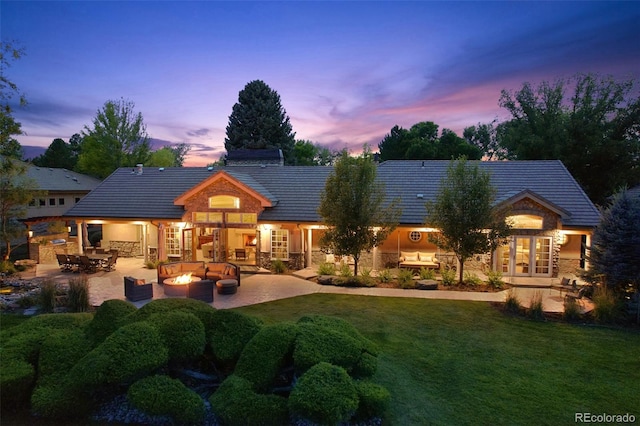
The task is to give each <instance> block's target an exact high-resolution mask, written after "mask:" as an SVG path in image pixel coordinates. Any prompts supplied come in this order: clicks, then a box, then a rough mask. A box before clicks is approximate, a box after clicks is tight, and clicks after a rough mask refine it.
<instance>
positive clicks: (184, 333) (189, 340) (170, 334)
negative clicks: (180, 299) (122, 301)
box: [147, 311, 206, 361]
mask: <svg viewBox="0 0 640 426" xmlns="http://www.w3.org/2000/svg"><path fill="white" fill-rule="evenodd" d="M147 322H148V323H150V324H152V325H153V326H154V327H156V328H157V329H158V331H159V332H160V335H161V336H162V338H163V340H164V343H165V345H166V346H167V349H168V350H169V359H171V360H177V361H185V360H190V359H196V358H198V357H199V356H200V355H202V354H203V353H204V347H205V344H206V337H205V332H204V324H202V321H200V320H199V319H198V318H197V317H196V316H195V315H193V314H190V313H188V312H184V311H175V312H166V313H162V314H154V315H151V316H150V317H149V319H148V320H147Z"/></svg>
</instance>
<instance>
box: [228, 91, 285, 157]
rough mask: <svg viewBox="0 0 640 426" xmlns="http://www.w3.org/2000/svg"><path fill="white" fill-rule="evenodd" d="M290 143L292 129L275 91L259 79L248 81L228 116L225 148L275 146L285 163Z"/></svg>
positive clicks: (268, 147)
mask: <svg viewBox="0 0 640 426" xmlns="http://www.w3.org/2000/svg"><path fill="white" fill-rule="evenodd" d="M294 144H295V133H294V132H293V131H292V128H291V124H290V123H289V117H288V116H287V113H286V111H285V110H284V108H283V107H282V104H281V102H280V95H278V92H276V91H275V90H273V89H271V88H270V87H269V86H268V85H267V84H265V83H264V82H263V81H261V80H254V81H251V82H249V83H248V84H247V85H246V86H245V87H244V89H243V90H241V91H240V93H239V95H238V102H237V103H236V104H235V105H234V106H233V111H232V113H231V115H230V116H229V125H227V137H226V138H225V140H224V147H225V149H226V150H227V151H230V150H235V149H277V148H279V149H281V150H282V154H283V155H284V160H285V163H287V164H291V162H292V161H293V155H292V154H293V147H294Z"/></svg>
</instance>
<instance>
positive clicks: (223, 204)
mask: <svg viewBox="0 0 640 426" xmlns="http://www.w3.org/2000/svg"><path fill="white" fill-rule="evenodd" d="M209 208H210V209H239V208H240V198H238V197H232V196H231V195H214V196H213V197H209Z"/></svg>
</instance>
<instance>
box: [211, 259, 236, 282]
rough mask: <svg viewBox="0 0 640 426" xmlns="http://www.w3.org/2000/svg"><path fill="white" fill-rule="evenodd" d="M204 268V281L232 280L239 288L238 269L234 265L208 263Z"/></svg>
mask: <svg viewBox="0 0 640 426" xmlns="http://www.w3.org/2000/svg"><path fill="white" fill-rule="evenodd" d="M206 268H207V272H206V274H205V278H206V279H208V280H213V281H218V280H229V279H233V280H236V281H238V286H240V267H239V266H238V265H236V264H235V263H229V262H208V263H207V264H206Z"/></svg>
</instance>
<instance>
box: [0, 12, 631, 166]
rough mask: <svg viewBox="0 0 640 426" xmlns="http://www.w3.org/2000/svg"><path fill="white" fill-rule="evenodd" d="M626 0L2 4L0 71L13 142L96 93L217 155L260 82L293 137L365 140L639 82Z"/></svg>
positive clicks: (194, 159) (66, 122) (45, 135)
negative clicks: (125, 103)
mask: <svg viewBox="0 0 640 426" xmlns="http://www.w3.org/2000/svg"><path fill="white" fill-rule="evenodd" d="M638 22H640V3H639V2H481V1H479V2H429V1H413V2H384V1H380V2H362V1H351V2H341V1H332V2H298V1H289V2H218V1H185V2H174V1H162V2H158V1H109V2H100V1H61V2H58V1H46V2H38V1H17V2H13V1H4V0H2V1H1V2H0V24H1V26H0V34H1V37H2V40H3V41H17V42H18V44H19V45H20V46H22V47H24V49H25V51H26V55H25V56H24V57H23V58H22V59H20V60H19V61H17V62H14V63H13V64H12V66H11V67H10V68H9V69H8V70H7V76H8V77H9V78H10V79H11V80H12V81H13V82H15V83H16V84H17V85H18V86H19V88H20V90H21V91H22V92H24V94H25V95H26V97H27V101H28V102H29V105H28V106H27V107H25V108H16V111H15V117H16V119H17V120H18V121H20V122H21V123H22V127H23V130H24V131H25V132H26V135H23V136H21V137H19V138H18V139H19V141H20V143H21V144H22V145H23V146H28V145H36V146H42V147H47V146H48V145H49V144H50V143H51V142H52V141H53V139H55V138H58V137H59V138H63V139H64V140H68V138H69V137H70V136H71V135H72V134H74V133H79V132H80V131H81V130H82V129H83V128H84V126H90V125H91V122H92V119H93V118H94V117H95V115H96V113H97V111H98V110H99V109H100V108H102V106H103V105H104V103H105V102H106V101H107V100H110V99H120V98H125V99H127V100H130V101H133V102H134V103H135V109H136V111H139V112H141V113H142V115H143V116H144V121H145V123H146V125H147V131H148V133H149V135H150V136H151V137H152V138H154V139H157V140H160V141H162V142H161V144H162V143H167V144H169V143H180V142H186V143H188V144H190V145H192V151H191V154H190V156H189V158H188V161H187V165H204V164H207V163H210V162H213V161H215V160H217V159H218V158H219V157H220V154H222V153H223V152H224V137H225V128H226V126H227V124H228V119H229V115H230V114H231V109H232V107H233V104H234V103H235V102H237V99H238V92H239V91H240V90H242V89H243V88H244V86H245V85H246V84H247V83H248V82H249V81H252V80H256V79H260V80H263V81H264V82H265V83H267V84H268V85H269V86H270V87H271V88H272V89H274V90H276V91H277V92H278V93H279V94H280V97H281V100H282V104H283V107H284V108H285V110H286V111H287V114H288V115H289V117H290V119H291V124H292V126H293V130H294V131H295V132H296V138H297V139H308V140H311V141H313V142H316V143H320V144H322V145H325V146H328V147H331V148H335V149H342V148H345V147H347V148H349V149H351V150H352V151H354V152H357V151H359V150H360V149H361V148H362V145H363V144H364V143H369V144H370V145H371V146H372V147H373V148H374V150H375V149H377V144H378V142H380V140H381V139H382V138H383V137H384V135H385V134H386V133H388V132H389V130H390V129H391V128H392V127H393V126H394V125H396V124H397V125H400V126H403V127H410V126H411V125H413V124H415V123H417V122H420V121H433V122H435V123H436V124H438V125H439V126H440V129H443V128H449V129H452V130H454V131H456V133H458V134H459V135H462V130H463V129H464V128H465V127H467V126H470V125H475V124H477V123H479V122H481V123H488V122H490V121H492V120H493V119H496V118H498V119H499V120H503V119H506V118H508V115H507V112H506V111H505V110H503V109H501V108H500V107H499V106H498V98H499V96H500V90H501V89H508V90H517V89H518V88H520V87H521V85H522V83H523V82H525V81H529V82H531V83H538V82H540V81H542V80H548V81H554V80H555V79H557V78H567V77H571V76H572V75H574V74H575V73H577V72H584V73H586V72H595V73H600V74H601V75H613V76H614V77H616V78H619V79H630V78H635V79H638V78H640V36H639V34H640V33H639V32H638Z"/></svg>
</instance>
